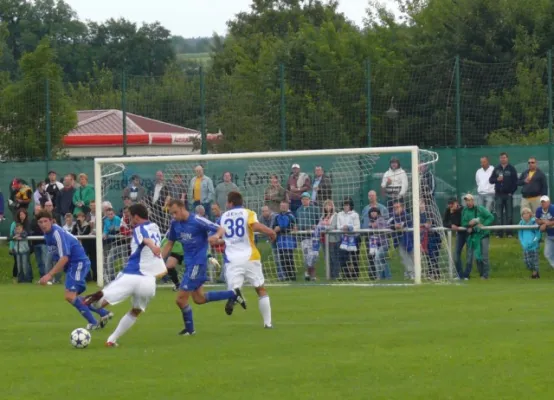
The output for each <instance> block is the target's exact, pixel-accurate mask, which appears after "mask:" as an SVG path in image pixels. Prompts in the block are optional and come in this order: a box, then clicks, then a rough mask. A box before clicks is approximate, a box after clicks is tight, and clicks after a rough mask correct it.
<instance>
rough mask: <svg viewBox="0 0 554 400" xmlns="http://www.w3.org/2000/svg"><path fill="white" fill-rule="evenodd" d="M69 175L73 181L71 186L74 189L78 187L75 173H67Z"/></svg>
mask: <svg viewBox="0 0 554 400" xmlns="http://www.w3.org/2000/svg"><path fill="white" fill-rule="evenodd" d="M69 175H70V176H71V180H72V181H73V187H74V188H75V189H79V188H80V187H81V185H80V184H79V182H77V174H74V173H73V172H72V173H70V174H69Z"/></svg>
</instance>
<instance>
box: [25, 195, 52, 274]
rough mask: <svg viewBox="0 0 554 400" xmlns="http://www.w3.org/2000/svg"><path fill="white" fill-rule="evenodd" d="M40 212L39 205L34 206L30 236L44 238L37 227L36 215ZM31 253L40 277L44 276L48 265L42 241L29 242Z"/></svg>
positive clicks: (46, 253)
mask: <svg viewBox="0 0 554 400" xmlns="http://www.w3.org/2000/svg"><path fill="white" fill-rule="evenodd" d="M41 210H42V207H41V206H40V205H35V214H34V215H35V216H34V218H33V220H32V221H31V224H30V227H29V228H30V229H29V230H30V236H44V232H43V231H42V229H40V227H39V226H38V221H37V219H36V215H37V214H38V213H39V212H40V211H41ZM31 248H32V253H34V254H35V260H36V262H37V269H38V273H39V275H40V277H41V278H42V277H43V276H44V275H45V274H46V265H47V264H48V247H46V245H45V244H44V240H33V241H32V242H31Z"/></svg>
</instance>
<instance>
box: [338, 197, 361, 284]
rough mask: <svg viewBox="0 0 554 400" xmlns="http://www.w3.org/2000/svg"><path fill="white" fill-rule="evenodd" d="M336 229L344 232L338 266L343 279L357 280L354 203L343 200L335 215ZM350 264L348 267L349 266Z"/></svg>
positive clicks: (356, 234) (356, 227)
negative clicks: (339, 210) (339, 209)
mask: <svg viewBox="0 0 554 400" xmlns="http://www.w3.org/2000/svg"><path fill="white" fill-rule="evenodd" d="M337 229H338V230H341V231H343V232H344V235H343V236H342V237H341V240H340V254H339V264H340V269H341V271H342V275H343V277H344V278H345V279H354V280H355V279H358V276H359V275H360V268H359V262H360V234H359V233H354V232H355V231H358V230H359V229H360V216H359V215H358V213H357V212H356V211H354V201H353V200H352V198H350V197H347V198H345V199H344V202H343V205H342V211H341V212H339V213H338V214H337ZM349 264H350V265H349Z"/></svg>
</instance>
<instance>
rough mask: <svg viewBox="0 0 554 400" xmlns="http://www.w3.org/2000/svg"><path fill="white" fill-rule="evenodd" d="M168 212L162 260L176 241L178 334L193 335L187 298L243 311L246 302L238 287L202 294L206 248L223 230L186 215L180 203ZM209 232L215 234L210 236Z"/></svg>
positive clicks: (174, 203) (189, 214) (208, 222)
mask: <svg viewBox="0 0 554 400" xmlns="http://www.w3.org/2000/svg"><path fill="white" fill-rule="evenodd" d="M169 210H170V212H171V215H172V217H173V221H172V222H171V226H170V227H169V234H168V236H167V243H166V244H165V245H164V247H163V249H162V258H163V259H165V258H166V257H167V255H168V254H169V253H170V252H171V250H172V248H173V244H174V243H175V242H176V241H179V242H180V243H181V244H182V245H183V252H184V261H185V274H184V276H183V280H182V281H181V286H180V288H179V292H178V294H177V300H176V303H177V306H178V307H179V309H180V310H181V314H182V315H183V321H184V323H185V328H184V329H183V330H182V331H181V332H179V335H183V336H189V335H194V333H195V330H194V321H193V318H192V308H191V306H190V305H189V297H191V296H192V300H193V301H194V302H195V303H196V304H205V303H209V302H212V301H221V300H228V301H229V302H231V303H233V304H234V303H235V302H238V303H239V304H241V306H242V307H243V308H246V303H245V302H244V300H243V298H242V294H241V292H240V288H239V289H237V290H225V291H211V292H207V293H204V289H203V285H204V282H206V281H207V280H208V275H207V263H208V258H207V256H206V255H207V253H208V247H209V246H208V245H209V243H212V244H215V243H216V242H217V241H218V240H219V239H220V238H221V236H222V235H223V234H224V233H225V230H224V229H223V228H221V227H220V226H218V225H216V224H214V223H213V222H210V221H209V220H207V219H206V218H203V217H199V216H197V215H195V214H191V213H189V212H188V211H187V209H186V207H185V204H184V203H183V202H182V201H181V200H172V201H171V202H170V203H169ZM210 233H212V234H214V235H212V236H209V234H210Z"/></svg>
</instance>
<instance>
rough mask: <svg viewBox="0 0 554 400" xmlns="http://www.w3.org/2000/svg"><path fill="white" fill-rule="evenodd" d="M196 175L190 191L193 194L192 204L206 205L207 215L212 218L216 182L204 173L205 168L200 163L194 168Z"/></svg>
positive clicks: (194, 205)
mask: <svg viewBox="0 0 554 400" xmlns="http://www.w3.org/2000/svg"><path fill="white" fill-rule="evenodd" d="M194 172H195V174H196V176H195V177H194V178H192V179H191V180H190V185H189V193H190V195H191V196H192V201H193V203H192V206H193V207H196V206H198V205H202V206H204V210H205V211H206V215H207V217H208V218H210V215H209V214H210V212H211V208H212V202H213V201H214V198H215V190H214V184H213V182H212V180H211V179H210V178H209V177H207V176H206V175H204V168H202V166H200V165H198V166H196V168H194Z"/></svg>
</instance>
